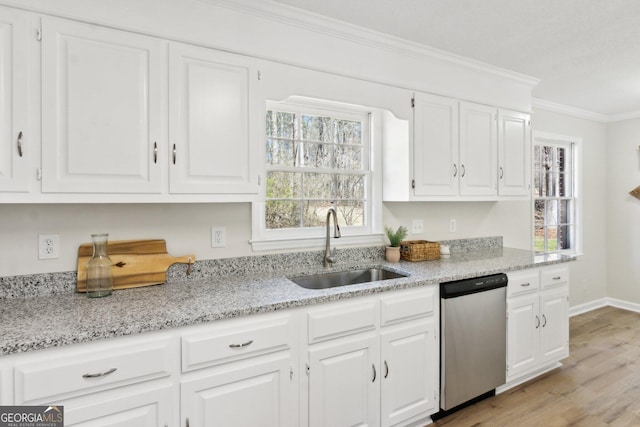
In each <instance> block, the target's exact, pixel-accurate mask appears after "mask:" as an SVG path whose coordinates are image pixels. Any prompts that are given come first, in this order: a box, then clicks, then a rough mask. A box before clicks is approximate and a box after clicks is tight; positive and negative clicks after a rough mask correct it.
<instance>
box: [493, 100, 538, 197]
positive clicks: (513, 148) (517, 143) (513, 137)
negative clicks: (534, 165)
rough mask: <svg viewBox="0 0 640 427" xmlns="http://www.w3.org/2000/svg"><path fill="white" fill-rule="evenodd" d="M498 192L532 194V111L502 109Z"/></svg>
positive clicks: (519, 194)
mask: <svg viewBox="0 0 640 427" xmlns="http://www.w3.org/2000/svg"><path fill="white" fill-rule="evenodd" d="M498 165H499V168H498V171H499V172H498V173H499V175H498V194H499V195H500V196H529V195H530V194H531V129H530V116H529V114H525V113H520V112H517V111H507V110H499V111H498Z"/></svg>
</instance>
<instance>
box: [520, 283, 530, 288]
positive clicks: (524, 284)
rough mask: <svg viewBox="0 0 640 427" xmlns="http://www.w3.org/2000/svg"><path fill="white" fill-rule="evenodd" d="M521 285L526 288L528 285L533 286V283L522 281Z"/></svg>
mask: <svg viewBox="0 0 640 427" xmlns="http://www.w3.org/2000/svg"><path fill="white" fill-rule="evenodd" d="M520 286H522V287H523V288H526V287H527V286H531V283H520Z"/></svg>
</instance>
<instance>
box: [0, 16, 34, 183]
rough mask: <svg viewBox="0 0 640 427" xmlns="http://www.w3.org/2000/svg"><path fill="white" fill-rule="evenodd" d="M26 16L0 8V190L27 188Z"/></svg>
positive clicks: (28, 148)
mask: <svg viewBox="0 0 640 427" xmlns="http://www.w3.org/2000/svg"><path fill="white" fill-rule="evenodd" d="M28 22H29V21H28V17H27V15H26V14H23V13H20V12H17V11H14V10H11V9H4V8H0V191H27V190H28V180H27V177H28V175H27V167H28V164H27V158H28V157H29V152H30V151H31V150H30V148H31V147H30V146H28V144H27V141H28V139H29V133H28V129H27V115H28V111H27V97H28V90H27V89H28V88H27V85H28V82H27V76H28V75H29V73H28V70H29V68H28V63H29V61H28V53H29V48H28V40H29V39H28V31H29V26H28Z"/></svg>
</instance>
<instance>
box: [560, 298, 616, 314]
mask: <svg viewBox="0 0 640 427" xmlns="http://www.w3.org/2000/svg"><path fill="white" fill-rule="evenodd" d="M607 300H608V298H600V299H597V300H593V301H589V302H587V303H584V304H580V305H576V306H573V307H571V308H569V317H573V316H577V315H578V314H583V313H587V312H589V311H591V310H596V309H598V308H602V307H606V306H608V305H610V304H609V303H608V301H607Z"/></svg>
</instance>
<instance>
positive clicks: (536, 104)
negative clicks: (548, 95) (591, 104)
mask: <svg viewBox="0 0 640 427" xmlns="http://www.w3.org/2000/svg"><path fill="white" fill-rule="evenodd" d="M531 106H532V107H533V108H539V109H541V110H546V111H551V112H554V113H561V114H567V115H569V116H573V117H577V118H580V119H587V120H593V121H595V122H601V123H608V122H610V121H611V117H610V116H607V115H605V114H600V113H594V112H593V111H587V110H582V109H580V108H575V107H570V106H568V105H564V104H558V103H557V102H552V101H547V100H545V99H540V98H533V99H532V100H531Z"/></svg>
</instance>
